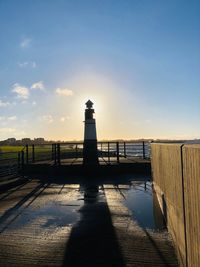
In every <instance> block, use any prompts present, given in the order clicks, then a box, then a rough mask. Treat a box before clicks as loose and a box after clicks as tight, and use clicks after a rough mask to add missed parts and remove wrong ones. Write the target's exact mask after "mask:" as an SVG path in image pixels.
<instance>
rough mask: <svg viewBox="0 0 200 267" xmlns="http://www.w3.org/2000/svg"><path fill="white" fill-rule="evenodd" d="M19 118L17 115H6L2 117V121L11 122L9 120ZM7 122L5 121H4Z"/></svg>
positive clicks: (0, 119)
mask: <svg viewBox="0 0 200 267" xmlns="http://www.w3.org/2000/svg"><path fill="white" fill-rule="evenodd" d="M16 120H17V116H15V115H14V116H8V117H5V116H1V117H0V122H3V123H4V122H9V121H16ZM4 124H5V123H4Z"/></svg>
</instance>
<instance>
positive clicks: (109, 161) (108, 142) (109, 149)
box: [108, 142, 110, 163]
mask: <svg viewBox="0 0 200 267" xmlns="http://www.w3.org/2000/svg"><path fill="white" fill-rule="evenodd" d="M108 162H109V163H110V142H108Z"/></svg>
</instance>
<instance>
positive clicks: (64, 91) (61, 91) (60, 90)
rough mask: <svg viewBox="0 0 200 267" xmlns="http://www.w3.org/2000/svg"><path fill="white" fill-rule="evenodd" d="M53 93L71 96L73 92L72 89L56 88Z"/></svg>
mask: <svg viewBox="0 0 200 267" xmlns="http://www.w3.org/2000/svg"><path fill="white" fill-rule="evenodd" d="M55 93H56V94H57V95H58V96H72V95H73V94H74V92H73V91H72V90H70V89H67V88H57V89H56V90H55Z"/></svg>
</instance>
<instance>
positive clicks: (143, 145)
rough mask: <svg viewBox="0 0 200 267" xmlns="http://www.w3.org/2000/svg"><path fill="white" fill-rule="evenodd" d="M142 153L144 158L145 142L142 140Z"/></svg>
mask: <svg viewBox="0 0 200 267" xmlns="http://www.w3.org/2000/svg"><path fill="white" fill-rule="evenodd" d="M142 153H143V159H145V158H146V156H145V142H144V141H143V142H142Z"/></svg>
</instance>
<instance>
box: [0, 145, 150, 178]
mask: <svg viewBox="0 0 200 267" xmlns="http://www.w3.org/2000/svg"><path fill="white" fill-rule="evenodd" d="M97 149H98V157H99V160H100V161H104V162H106V163H107V164H112V163H120V162H121V160H122V159H123V158H127V159H134V158H143V159H149V158H150V142H147V141H141V142H136V141H135V142H131V141H130V142H121V141H120V142H118V141H116V142H115V141H111V142H106V141H104V142H97ZM81 159H83V142H79V143H77V142H73V143H72V142H66V143H53V144H40V145H26V146H24V147H23V148H22V150H21V151H19V152H0V177H1V176H4V175H8V174H13V173H17V172H18V171H19V170H21V169H23V167H24V165H25V164H26V165H27V164H34V163H41V164H42V163H43V164H53V165H57V166H59V165H62V164H64V162H66V161H68V162H70V160H71V162H73V160H80V162H81Z"/></svg>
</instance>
